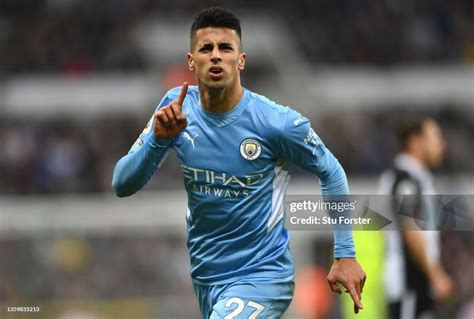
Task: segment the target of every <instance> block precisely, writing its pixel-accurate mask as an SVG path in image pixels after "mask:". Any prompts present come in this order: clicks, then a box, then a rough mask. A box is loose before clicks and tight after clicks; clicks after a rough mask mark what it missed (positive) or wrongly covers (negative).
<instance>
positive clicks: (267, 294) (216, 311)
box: [210, 281, 294, 319]
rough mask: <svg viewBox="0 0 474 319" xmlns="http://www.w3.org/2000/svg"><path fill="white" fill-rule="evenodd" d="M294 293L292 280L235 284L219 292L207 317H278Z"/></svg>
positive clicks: (259, 318)
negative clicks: (209, 315)
mask: <svg viewBox="0 0 474 319" xmlns="http://www.w3.org/2000/svg"><path fill="white" fill-rule="evenodd" d="M293 293H294V282H293V281H290V282H284V283H266V282H245V283H242V282H239V283H235V284H232V285H229V286H228V287H227V288H226V289H225V290H224V291H223V292H222V293H221V294H220V295H219V298H218V299H217V302H216V304H215V305H214V306H213V310H212V314H211V317H210V319H278V318H281V316H282V315H283V313H284V312H285V311H286V310H287V309H288V306H289V305H290V303H291V300H292V298H293Z"/></svg>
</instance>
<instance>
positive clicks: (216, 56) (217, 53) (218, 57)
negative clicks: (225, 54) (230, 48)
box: [211, 48, 222, 63]
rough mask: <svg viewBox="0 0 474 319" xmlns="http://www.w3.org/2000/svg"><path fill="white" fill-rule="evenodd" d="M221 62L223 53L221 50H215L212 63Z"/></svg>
mask: <svg viewBox="0 0 474 319" xmlns="http://www.w3.org/2000/svg"><path fill="white" fill-rule="evenodd" d="M221 60H222V58H221V53H220V51H219V48H214V50H212V55H211V61H212V62H214V63H215V62H219V61H221Z"/></svg>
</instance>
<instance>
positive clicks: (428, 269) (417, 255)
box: [402, 230, 436, 280]
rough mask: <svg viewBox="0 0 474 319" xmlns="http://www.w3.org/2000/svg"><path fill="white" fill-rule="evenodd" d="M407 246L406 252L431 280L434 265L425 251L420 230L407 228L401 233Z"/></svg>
mask: <svg viewBox="0 0 474 319" xmlns="http://www.w3.org/2000/svg"><path fill="white" fill-rule="evenodd" d="M402 235H403V239H404V240H405V243H406V245H407V247H408V253H409V254H410V255H411V256H412V257H413V259H414V260H415V262H416V263H417V264H418V266H419V267H420V268H421V269H422V270H423V272H424V273H425V274H426V276H427V277H428V278H429V279H430V280H431V279H432V276H433V272H434V270H435V269H434V268H435V266H436V265H434V264H433V263H431V262H430V260H429V259H428V254H427V252H426V244H425V239H424V237H423V233H422V232H421V231H416V230H407V231H404V232H403V233H402Z"/></svg>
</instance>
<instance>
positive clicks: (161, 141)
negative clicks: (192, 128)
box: [150, 134, 171, 147]
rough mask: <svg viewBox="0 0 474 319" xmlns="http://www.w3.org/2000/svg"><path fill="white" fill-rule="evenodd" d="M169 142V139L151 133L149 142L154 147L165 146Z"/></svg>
mask: <svg viewBox="0 0 474 319" xmlns="http://www.w3.org/2000/svg"><path fill="white" fill-rule="evenodd" d="M170 143H171V139H165V138H160V137H157V136H156V135H155V134H152V135H151V137H150V144H151V146H154V147H167V146H168V145H169V144H170Z"/></svg>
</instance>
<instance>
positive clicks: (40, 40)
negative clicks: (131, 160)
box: [0, 0, 474, 319]
mask: <svg viewBox="0 0 474 319" xmlns="http://www.w3.org/2000/svg"><path fill="white" fill-rule="evenodd" d="M215 4H217V2H215V1H202V0H201V1H196V0H175V1H162V0H156V1H154V0H103V1H92V0H0V305H1V306H2V307H3V309H2V311H1V312H0V318H41V319H43V318H48V319H49V318H54V319H71V318H73V319H92V318H94V319H109V318H123V319H128V318H134V319H140V318H175V319H187V318H197V317H198V312H197V303H196V301H195V298H194V295H193V292H192V288H191V284H190V280H189V275H188V257H187V252H186V244H185V236H186V234H185V220H184V213H185V205H186V204H185V194H184V192H183V187H182V180H181V173H180V171H179V166H178V164H177V161H176V158H175V156H170V157H169V158H168V160H167V161H166V163H165V165H164V166H163V168H162V169H161V171H159V173H158V174H157V175H156V176H155V178H153V180H152V181H151V182H150V183H149V185H147V186H146V188H145V189H144V190H143V191H141V192H140V193H138V194H136V195H135V196H133V197H132V198H129V199H120V200H119V199H117V198H116V197H115V196H114V195H113V194H112V193H111V188H110V181H111V176H112V171H113V166H114V164H115V162H116V161H117V160H118V159H119V158H120V156H122V155H123V154H125V153H126V151H127V150H128V149H129V147H130V146H131V144H133V142H134V140H135V139H136V137H137V136H138V134H139V132H140V131H141V130H142V128H143V127H144V125H145V123H146V122H147V121H148V119H149V117H150V115H151V114H152V112H153V110H154V108H155V105H156V104H157V102H158V101H159V100H160V98H161V96H162V94H163V93H164V92H165V91H166V90H167V89H169V88H170V87H173V86H175V85H179V84H181V83H182V81H183V80H188V81H191V82H192V81H193V76H192V74H190V73H189V72H188V71H187V70H186V64H185V56H186V53H187V48H188V43H189V40H188V37H189V27H190V24H191V22H192V18H193V17H194V15H195V14H196V13H197V12H198V11H199V10H200V9H201V8H204V7H206V6H209V5H215ZM218 4H219V5H222V6H226V7H228V8H230V9H233V10H234V11H235V12H236V14H237V15H238V16H239V17H240V18H241V21H242V28H243V46H244V50H245V51H246V52H247V53H248V65H247V68H246V70H245V71H244V73H243V84H244V86H245V87H248V88H249V89H251V90H254V91H256V92H259V93H262V94H264V95H267V96H268V97H270V98H271V99H273V100H275V101H277V102H279V103H281V104H284V105H290V106H292V107H294V108H296V109H297V110H299V111H300V112H302V113H303V114H305V115H306V116H307V117H309V118H310V119H311V121H312V123H313V127H314V128H315V130H316V131H317V133H318V134H319V135H320V136H321V137H322V138H323V140H324V141H325V143H326V144H327V146H328V147H329V148H330V149H331V150H332V151H333V152H334V153H335V155H336V156H337V157H338V158H339V160H340V162H341V163H342V164H343V166H344V168H345V170H346V172H347V173H348V177H349V181H350V186H351V190H352V192H353V193H359V194H373V193H376V190H377V181H378V175H379V174H380V173H381V172H382V171H383V170H384V169H385V168H387V167H389V165H390V161H391V158H392V156H393V155H394V153H395V151H396V146H395V141H394V138H393V134H392V133H393V127H394V124H395V123H396V121H397V120H398V119H399V118H400V117H401V116H406V115H407V114H411V113H424V114H429V115H431V116H433V117H435V118H436V119H437V120H438V121H439V123H440V124H441V127H442V129H443V131H444V134H445V138H446V141H447V146H448V150H447V154H446V160H445V162H444V165H443V166H442V167H441V168H440V169H439V170H438V171H436V182H437V187H438V191H439V192H440V193H450V194H473V191H474V183H473V175H474V161H473V160H472V158H473V157H474V144H473V143H474V142H473V141H474V3H473V2H472V1H470V0H452V1H442V0H432V1H428V0H425V1H422V0H419V1H415V0H384V1H380V0H360V1H351V0H338V1H322V0H321V1H303V0H294V1H269V0H265V1H259V2H258V3H255V1H230V0H227V1H219V2H218ZM289 193H291V194H311V193H319V190H318V186H317V183H316V181H315V180H314V178H313V177H311V176H309V175H308V174H305V173H303V172H301V171H299V170H296V171H295V174H294V177H293V179H292V183H291V186H290V190H289ZM370 236H373V238H372V239H370V240H367V239H366V240H365V241H362V242H361V244H360V245H361V246H364V248H362V249H364V250H365V255H364V256H363V257H362V256H361V258H363V261H361V262H362V264H363V266H364V267H365V268H366V270H367V272H368V274H369V281H368V284H369V283H370V284H371V285H373V286H374V287H375V289H382V288H381V284H380V280H379V279H380V278H379V275H380V273H379V274H378V275H377V271H380V264H379V263H380V260H381V258H382V256H383V242H382V238H383V236H382V234H381V233H371V234H370ZM330 239H331V234H330V233H323V232H293V233H292V249H293V252H294V255H295V259H296V264H297V271H298V276H297V286H298V287H299V288H298V291H297V297H296V299H295V301H294V302H293V304H292V306H291V308H290V310H289V312H288V314H287V316H286V317H285V318H287V319H293V318H294V319H298V318H348V317H347V316H345V315H344V313H345V311H344V307H343V306H342V305H343V304H344V301H343V299H344V300H346V302H347V300H348V296H347V295H346V296H343V297H337V296H335V295H334V296H333V294H331V293H329V290H328V289H327V287H326V282H325V278H324V271H325V270H324V269H327V267H328V266H329V260H330V258H331V256H330V248H331V241H330ZM473 247H474V240H473V235H472V233H471V232H463V233H456V232H449V233H443V247H442V248H443V254H442V261H443V264H444V265H445V267H446V269H447V271H448V273H449V274H451V275H452V276H453V279H454V281H455V288H456V289H455V296H454V297H453V298H452V300H451V301H450V302H449V303H448V304H446V305H444V306H443V307H441V308H440V309H439V318H447V317H449V318H459V319H466V318H473V317H474V314H473V307H474V303H473V302H474V286H473V285H472V283H473V282H474V267H472V266H473V264H474V253H473ZM376 295H377V298H375V297H374V298H372V297H371V296H370V295H364V299H363V301H364V303H365V305H366V308H367V309H365V310H363V311H362V314H361V315H360V316H359V317H360V318H374V319H375V318H377V319H378V318H382V319H383V318H384V315H383V308H384V305H385V303H384V300H383V298H381V296H383V292H382V291H380V293H378V294H376ZM372 296H373V295H372ZM371 301H372V304H374V306H373V307H374V308H373V309H377V311H376V312H375V313H376V315H374V314H373V313H374V312H373V311H372V312H370V310H369V309H368V308H369V304H371ZM5 306H39V307H40V308H41V311H40V312H39V313H30V314H21V313H16V314H13V313H6V312H5V308H4V307H5ZM364 312H366V313H365V314H364Z"/></svg>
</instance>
